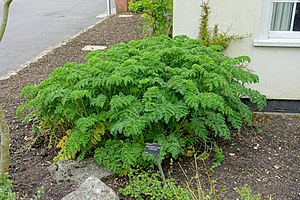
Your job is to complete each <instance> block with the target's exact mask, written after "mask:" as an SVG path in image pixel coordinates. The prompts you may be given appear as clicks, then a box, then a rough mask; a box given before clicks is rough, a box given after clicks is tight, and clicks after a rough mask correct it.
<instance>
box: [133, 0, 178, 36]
mask: <svg viewBox="0 0 300 200" xmlns="http://www.w3.org/2000/svg"><path fill="white" fill-rule="evenodd" d="M129 9H130V11H132V12H138V13H142V16H143V17H144V18H145V19H146V22H147V24H146V25H145V26H144V31H145V33H146V35H147V36H150V37H152V36H159V35H172V24H173V17H172V15H173V0H139V1H135V2H131V3H130V4H129Z"/></svg>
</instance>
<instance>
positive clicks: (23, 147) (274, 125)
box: [0, 15, 300, 200]
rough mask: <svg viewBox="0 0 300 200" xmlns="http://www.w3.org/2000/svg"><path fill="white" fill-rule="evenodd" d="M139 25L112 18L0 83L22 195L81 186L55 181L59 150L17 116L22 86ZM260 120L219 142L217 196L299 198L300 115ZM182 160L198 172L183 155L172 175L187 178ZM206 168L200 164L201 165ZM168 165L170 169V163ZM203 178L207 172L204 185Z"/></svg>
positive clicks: (122, 38)
mask: <svg viewBox="0 0 300 200" xmlns="http://www.w3.org/2000/svg"><path fill="white" fill-rule="evenodd" d="M141 24H142V20H141V18H140V17H139V16H138V15H134V16H133V17H131V18H119V17H118V16H112V17H110V18H108V19H106V20H105V21H103V22H101V23H99V24H97V25H96V26H95V27H94V28H92V29H89V30H88V31H86V32H84V33H82V34H81V35H80V36H78V37H76V38H75V39H72V40H71V41H69V42H68V43H67V44H66V45H63V46H62V47H59V48H56V49H55V50H53V51H52V52H51V53H50V54H48V55H45V56H44V57H42V58H41V59H39V60H38V61H37V62H35V63H32V64H30V66H29V67H27V68H25V69H23V70H22V71H20V72H18V74H17V75H13V76H11V77H10V78H8V79H6V80H1V81H0V103H1V106H3V108H4V110H5V114H6V117H7V120H8V123H9V126H10V132H11V170H10V174H11V176H12V179H13V180H14V191H15V192H16V193H17V194H18V196H22V195H25V194H27V195H28V196H31V195H32V194H33V192H34V191H35V190H36V188H37V187H41V186H44V187H45V194H44V196H43V199H61V198H62V197H64V196H65V195H66V194H68V193H69V192H71V191H73V190H74V189H75V188H76V187H77V186H76V185H75V184H74V183H72V182H69V183H65V184H63V185H57V184H56V183H55V181H54V180H53V179H52V177H51V176H50V173H49V172H48V171H47V169H46V168H47V167H48V166H49V165H50V164H51V162H52V159H53V157H54V155H55V153H56V150H55V149H48V147H47V144H48V143H47V142H45V140H47V138H43V137H41V138H40V139H39V140H38V141H37V142H36V143H35V145H34V146H30V142H31V141H32V139H33V137H34V133H33V132H32V130H31V126H30V125H25V124H22V123H21V121H20V120H19V119H18V118H16V115H15V111H16V108H17V107H18V106H19V105H20V104H21V103H22V100H21V99H20V98H19V94H20V91H21V89H22V88H23V87H24V86H26V85H28V84H37V83H39V82H40V81H42V80H43V79H45V78H46V77H47V75H48V74H49V73H50V72H52V71H53V70H54V69H55V68H57V67H60V66H62V65H63V64H64V63H66V62H70V61H74V62H84V56H85V54H86V52H83V51H81V49H82V48H83V47H84V46H85V45H111V44H115V43H118V42H127V41H129V40H134V39H141V38H142V33H141V28H140V25H141ZM256 119H257V121H258V122H259V124H260V125H259V126H258V127H256V128H255V127H252V128H243V129H242V131H241V133H233V136H232V141H220V143H219V144H220V146H221V147H222V149H223V151H224V154H225V156H226V159H225V161H224V162H223V163H222V165H221V166H220V167H219V168H217V169H216V170H215V173H214V174H213V176H212V179H214V180H216V185H217V187H216V188H217V190H218V191H219V194H224V196H226V198H227V199H236V198H237V193H236V191H235V190H236V189H237V188H240V187H242V186H243V185H245V184H248V185H249V186H250V188H251V189H252V190H253V191H255V192H257V193H261V194H263V196H264V197H266V196H267V195H271V196H272V198H273V199H278V200H282V199H289V200H296V199H300V187H299V185H300V171H299V166H300V117H299V116H295V115H294V116H290V115H258V116H257V117H256ZM178 162H180V163H181V165H182V166H183V167H184V169H185V170H186V172H187V174H188V175H189V176H190V177H193V176H194V175H195V167H194V165H193V163H194V160H193V159H192V158H184V159H183V160H180V161H175V163H174V165H173V166H172V173H171V175H172V176H173V177H175V178H177V179H178V180H179V181H183V180H184V178H183V174H182V172H181V170H180V168H179V165H178ZM206 165H207V164H206ZM203 166H204V165H203V163H200V162H199V167H202V168H203ZM164 169H165V171H170V169H169V165H168V164H166V165H165V166H164ZM202 174H203V173H202ZM204 180H206V178H205V176H204V175H203V182H204V183H203V184H204V185H205V181H204ZM124 181H126V179H121V178H116V179H110V180H106V182H107V183H108V185H110V186H111V187H113V188H114V189H116V190H117V188H118V186H123V185H124ZM221 196H222V195H221ZM124 199H125V198H124Z"/></svg>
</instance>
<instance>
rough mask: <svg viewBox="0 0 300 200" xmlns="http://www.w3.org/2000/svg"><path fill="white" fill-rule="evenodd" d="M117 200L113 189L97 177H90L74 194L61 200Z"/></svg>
mask: <svg viewBox="0 0 300 200" xmlns="http://www.w3.org/2000/svg"><path fill="white" fill-rule="evenodd" d="M117 199H119V198H118V196H117V195H116V193H115V192H114V191H113V189H111V188H109V187H108V186H107V185H106V184H105V183H103V182H102V181H101V180H99V179H98V178H97V177H94V176H91V177H89V178H88V179H86V181H84V182H83V184H82V185H81V186H80V187H79V188H78V189H77V190H75V191H74V192H72V193H70V194H68V195H67V196H65V197H64V198H62V200H117Z"/></svg>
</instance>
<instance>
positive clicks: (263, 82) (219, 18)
mask: <svg viewBox="0 0 300 200" xmlns="http://www.w3.org/2000/svg"><path fill="white" fill-rule="evenodd" d="M202 1H203V0H174V27H173V31H174V35H187V36H189V37H191V38H197V36H198V33H199V23H200V14H201V9H200V5H201V4H202ZM209 5H210V7H211V13H210V16H209V23H210V26H211V27H213V25H214V24H218V25H219V28H220V30H221V31H228V33H229V34H233V33H235V34H247V33H251V34H252V35H251V36H250V37H248V38H246V39H243V40H240V41H236V42H233V43H231V45H230V46H229V48H228V49H227V50H226V54H228V55H230V56H239V55H247V56H249V57H250V58H251V60H252V62H251V64H250V66H249V67H250V68H251V69H252V70H254V72H255V73H256V74H258V75H259V77H260V84H258V85H255V86H251V87H253V88H255V89H258V90H259V91H261V92H262V93H263V94H265V95H266V96H267V98H269V99H297V100H300V48H299V47H298V48H297V47H257V46H256V47H255V46H253V41H254V40H255V39H258V37H259V28H260V15H261V5H262V0H251V1H249V0H227V1H224V0H210V3H209Z"/></svg>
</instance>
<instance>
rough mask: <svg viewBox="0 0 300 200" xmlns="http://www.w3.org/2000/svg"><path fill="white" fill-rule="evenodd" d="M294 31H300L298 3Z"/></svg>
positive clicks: (299, 4) (299, 8) (299, 5)
mask: <svg viewBox="0 0 300 200" xmlns="http://www.w3.org/2000/svg"><path fill="white" fill-rule="evenodd" d="M293 31H300V3H297V6H296V12H295V19H294V28H293Z"/></svg>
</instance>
